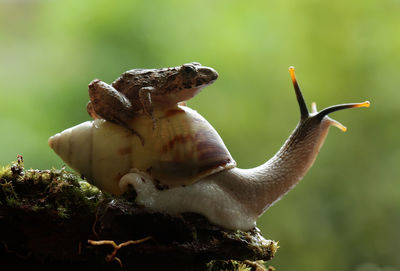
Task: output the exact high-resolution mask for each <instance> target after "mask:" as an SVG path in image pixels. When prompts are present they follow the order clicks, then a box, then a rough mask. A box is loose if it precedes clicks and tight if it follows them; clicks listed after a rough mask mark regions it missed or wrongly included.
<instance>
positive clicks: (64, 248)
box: [0, 156, 278, 270]
mask: <svg viewBox="0 0 400 271" xmlns="http://www.w3.org/2000/svg"><path fill="white" fill-rule="evenodd" d="M128 195H129V196H130V197H131V196H132V193H131V194H127V195H125V196H123V197H114V196H111V195H108V194H105V193H102V192H101V191H100V190H98V189H97V188H96V187H94V186H92V185H90V184H89V183H87V182H85V181H84V180H82V179H80V178H79V177H78V176H76V175H75V174H73V173H70V172H67V171H65V170H64V169H52V170H25V169H24V167H23V159H22V157H21V156H18V161H16V162H15V163H13V164H12V165H11V166H6V167H4V168H2V169H0V243H1V244H0V262H2V263H4V264H2V266H5V264H8V265H12V266H13V268H19V267H21V268H26V267H29V268H30V269H31V270H32V269H35V268H53V267H57V268H58V267H59V266H61V265H62V266H64V267H69V268H71V267H72V268H73V267H79V268H84V267H87V268H90V269H95V268H97V269H104V270H113V269H115V270H121V269H125V270H131V269H136V270H141V268H143V269H145V270H170V269H171V268H174V269H175V270H266V269H265V267H264V265H263V262H264V261H268V260H270V259H271V258H272V257H273V256H274V255H275V252H276V250H277V248H278V246H277V243H276V242H274V241H271V240H266V239H264V237H263V236H262V235H261V233H260V231H259V230H258V229H257V228H255V229H252V230H250V231H248V232H242V231H227V230H224V229H221V228H219V227H217V226H215V225H212V224H210V223H209V222H208V221H207V220H206V219H205V218H204V217H202V216H200V215H197V214H192V213H188V214H183V215H180V216H170V215H166V214H162V213H152V212H148V211H146V210H145V209H143V208H142V207H140V206H138V205H136V204H134V203H133V201H132V199H130V200H129V197H128ZM143 238H144V239H143ZM141 239H143V240H141ZM88 240H89V242H88ZM140 240H141V241H140ZM270 270H272V269H270Z"/></svg>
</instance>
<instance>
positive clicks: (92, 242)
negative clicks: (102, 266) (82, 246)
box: [88, 236, 152, 268]
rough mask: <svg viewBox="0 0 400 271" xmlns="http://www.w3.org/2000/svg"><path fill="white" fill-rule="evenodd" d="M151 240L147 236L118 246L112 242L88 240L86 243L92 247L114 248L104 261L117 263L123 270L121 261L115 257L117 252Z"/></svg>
mask: <svg viewBox="0 0 400 271" xmlns="http://www.w3.org/2000/svg"><path fill="white" fill-rule="evenodd" d="M151 238H152V237H151V236H147V237H145V238H143V239H139V240H130V241H126V242H123V243H121V244H119V245H117V244H116V243H115V242H114V241H113V240H100V241H94V240H88V243H89V244H90V245H93V246H101V245H112V246H113V247H114V250H113V252H111V253H110V254H108V255H107V256H106V261H107V262H111V261H117V262H118V263H119V265H120V266H121V268H123V265H122V261H121V259H119V258H118V257H116V255H117V252H118V250H120V249H121V248H123V247H126V246H129V245H135V244H140V243H143V242H146V241H147V240H150V239H151Z"/></svg>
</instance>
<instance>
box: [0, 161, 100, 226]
mask: <svg viewBox="0 0 400 271" xmlns="http://www.w3.org/2000/svg"><path fill="white" fill-rule="evenodd" d="M103 197H104V195H103V193H101V192H100V191H99V190H98V189H97V188H96V187H94V186H92V185H90V184H89V183H87V182H85V181H84V180H82V179H81V178H79V177H78V176H77V175H76V174H74V173H71V172H68V171H66V170H65V168H61V169H51V170H32V169H30V170H25V169H24V163H23V158H22V156H18V159H17V161H15V162H14V163H12V164H11V165H8V166H5V167H2V168H1V169H0V205H2V206H8V207H10V208H19V209H24V210H30V211H35V212H47V213H48V214H50V215H56V216H57V217H58V218H60V219H66V218H69V217H70V216H71V215H77V213H76V211H77V210H79V214H84V213H85V214H87V213H93V212H94V210H95V208H96V205H97V203H98V202H99V200H100V199H102V198H103Z"/></svg>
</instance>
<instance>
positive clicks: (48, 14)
mask: <svg viewBox="0 0 400 271" xmlns="http://www.w3.org/2000/svg"><path fill="white" fill-rule="evenodd" d="M399 49H400V1H399V0H381V1H372V0H355V1H345V0H338V1H315V0H303V1H295V0H288V1H262V0H259V1H228V0H223V1H211V0H203V1H187V0H186V1H185V0H173V1H132V0H130V1H122V0H121V1H104V0H102V1H99V0H97V1H88V0H87V1H76V0H75V1H39V0H38V1H34V0H31V1H23V0H19V1H18V0H14V1H13V0H8V1H7V0H6V1H4V0H2V1H1V0H0V82H1V85H0V94H1V96H0V127H1V130H0V131H1V133H0V165H5V164H8V163H10V162H11V161H14V160H15V159H16V156H17V154H21V155H23V157H24V160H25V165H26V167H28V168H30V167H32V168H39V169H45V168H50V167H52V166H55V167H61V166H62V165H63V162H62V161H61V160H60V159H59V158H58V157H57V156H56V155H55V154H54V153H53V151H52V150H50V148H49V147H48V146H47V139H48V137H49V136H51V135H53V134H55V133H57V132H60V131H61V130H64V129H66V128H68V127H71V126H73V125H76V124H78V123H80V122H83V121H86V120H89V116H88V114H87V113H86V109H85V106H86V103H87V101H88V94H87V84H88V83H89V82H90V81H91V80H92V79H94V78H100V79H102V80H103V81H106V82H112V81H113V80H114V79H116V78H117V77H118V76H119V75H120V74H121V73H122V72H124V71H126V70H128V69H132V68H138V67H142V68H157V67H168V66H177V65H180V64H183V63H187V62H192V61H198V62H200V63H202V64H203V65H207V66H211V67H213V68H215V69H216V70H217V71H218V72H219V75H220V77H219V79H218V80H217V81H216V82H215V83H214V84H213V85H212V86H210V87H208V88H206V89H204V90H203V91H202V92H201V93H200V94H199V95H198V96H197V97H196V98H195V99H193V100H191V101H189V103H188V104H189V106H191V107H192V108H194V109H196V110H198V111H199V112H200V113H201V114H202V115H203V116H204V117H206V118H207V119H208V120H209V121H210V123H211V124H212V125H213V126H214V127H215V128H216V129H217V131H219V133H220V135H221V136H222V138H223V139H224V141H225V143H226V145H227V147H228V148H229V150H230V151H231V153H232V155H233V157H234V158H235V159H236V161H237V162H238V164H239V166H240V167H253V166H256V165H258V164H261V163H263V162H264V161H265V160H266V159H268V158H269V157H271V156H272V155H273V154H274V153H275V152H276V151H277V150H278V149H279V147H280V146H281V145H282V144H283V142H284V140H285V139H286V138H287V136H288V135H289V134H290V132H291V130H292V129H294V127H295V125H296V123H297V121H298V119H299V110H298V107H297V104H296V100H295V95H294V92H293V89H292V85H291V81H290V79H289V73H288V70H287V68H288V67H289V66H290V65H294V66H295V67H296V73H297V77H298V80H299V83H300V86H301V87H302V90H303V93H304V95H305V98H306V101H307V102H308V104H310V103H311V102H312V101H316V102H317V104H318V105H319V108H321V107H325V106H329V105H332V104H337V103H343V102H361V101H365V100H370V101H371V108H369V109H353V110H348V111H342V112H338V113H335V114H332V117H334V118H335V119H337V120H339V121H341V122H342V123H343V124H345V125H346V126H347V127H348V128H349V129H348V132H347V133H342V132H341V131H340V130H338V129H335V128H332V129H331V131H330V134H329V136H328V138H327V141H326V143H325V145H324V147H323V148H322V150H321V153H320V155H319V157H318V159H317V161H316V163H315V164H314V166H313V168H312V169H311V170H310V172H309V173H308V174H307V175H306V177H305V178H304V179H303V181H302V182H301V183H300V184H299V185H298V186H297V187H296V188H295V189H294V190H293V191H292V192H290V193H289V194H288V195H287V196H285V197H284V199H283V200H282V201H280V202H278V203H277V204H276V205H275V206H273V207H272V208H271V209H269V210H268V211H267V212H266V213H265V214H264V215H263V216H262V217H261V218H260V219H259V221H258V226H259V227H260V228H261V230H262V232H263V233H264V235H265V236H266V237H268V238H271V239H274V240H279V244H280V246H281V247H280V249H279V251H278V254H277V256H276V258H275V259H273V260H272V261H271V262H269V263H268V264H271V265H273V266H275V267H276V268H277V270H325V271H329V270H357V271H375V270H376V271H378V270H385V271H394V270H400V212H399V211H400V210H399V206H400V184H399V177H400V172H399V171H400V170H399V162H400V141H399V136H398V133H399V132H400V129H399V119H398V118H399V114H400V100H399V99H400V89H399V85H400V84H399V80H400V79H399V78H400V76H399V75H398V65H399V64H398V63H399V61H400V50H399Z"/></svg>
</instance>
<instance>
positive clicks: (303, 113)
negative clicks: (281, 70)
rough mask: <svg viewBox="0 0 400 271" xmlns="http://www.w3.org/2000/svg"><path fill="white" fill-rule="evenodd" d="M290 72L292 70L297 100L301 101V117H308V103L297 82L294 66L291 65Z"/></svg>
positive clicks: (291, 75)
mask: <svg viewBox="0 0 400 271" xmlns="http://www.w3.org/2000/svg"><path fill="white" fill-rule="evenodd" d="M289 72H290V77H291V78H292V82H293V87H294V91H295V92H296V98H297V102H298V103H299V107H300V114H301V118H302V119H305V118H308V116H309V114H308V109H307V105H306V103H305V101H304V97H303V94H302V93H301V90H300V87H299V84H298V83H297V79H296V75H295V74H294V67H293V66H290V67H289Z"/></svg>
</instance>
